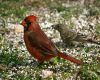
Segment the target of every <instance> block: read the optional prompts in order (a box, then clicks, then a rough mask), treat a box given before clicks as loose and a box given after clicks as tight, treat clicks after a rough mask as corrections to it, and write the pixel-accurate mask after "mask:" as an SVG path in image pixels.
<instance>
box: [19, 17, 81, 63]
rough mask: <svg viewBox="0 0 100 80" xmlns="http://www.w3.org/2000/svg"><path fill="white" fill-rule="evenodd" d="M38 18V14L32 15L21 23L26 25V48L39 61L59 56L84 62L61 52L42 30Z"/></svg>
mask: <svg viewBox="0 0 100 80" xmlns="http://www.w3.org/2000/svg"><path fill="white" fill-rule="evenodd" d="M36 19H37V17H36V16H34V15H30V16H27V17H26V18H25V19H24V20H23V21H22V23H21V24H22V25H23V26H24V41H25V45H26V48H27V50H28V51H29V53H30V54H31V55H32V56H33V57H34V58H36V59H37V60H38V61H39V62H44V61H48V60H50V59H51V58H53V57H57V56H58V57H61V58H64V59H66V60H69V61H71V62H73V63H76V64H82V62H81V61H80V60H77V59H75V58H73V57H71V56H69V55H66V54H64V53H62V52H60V51H59V50H58V49H57V48H56V47H55V45H54V43H53V42H52V41H51V40H50V39H49V38H48V37H47V36H46V34H45V33H44V32H43V31H42V29H41V27H40V26H39V24H38V22H37V20H36Z"/></svg>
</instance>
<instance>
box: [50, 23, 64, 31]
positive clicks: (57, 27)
mask: <svg viewBox="0 0 100 80" xmlns="http://www.w3.org/2000/svg"><path fill="white" fill-rule="evenodd" d="M62 27H63V24H55V25H52V28H53V29H55V30H58V31H60V30H62Z"/></svg>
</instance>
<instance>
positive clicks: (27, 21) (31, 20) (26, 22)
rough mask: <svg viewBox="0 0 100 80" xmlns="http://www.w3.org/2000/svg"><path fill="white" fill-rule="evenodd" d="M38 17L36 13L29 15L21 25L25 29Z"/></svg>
mask: <svg viewBox="0 0 100 80" xmlns="http://www.w3.org/2000/svg"><path fill="white" fill-rule="evenodd" d="M36 19H37V17H36V16H34V15H30V16H27V17H26V18H25V19H24V20H23V21H22V23H21V25H22V26H24V29H28V28H29V26H30V25H31V24H32V23H34V22H36Z"/></svg>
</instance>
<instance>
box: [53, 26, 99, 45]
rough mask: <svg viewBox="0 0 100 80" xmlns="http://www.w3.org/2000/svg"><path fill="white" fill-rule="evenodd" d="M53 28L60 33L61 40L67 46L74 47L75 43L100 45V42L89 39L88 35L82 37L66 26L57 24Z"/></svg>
mask: <svg viewBox="0 0 100 80" xmlns="http://www.w3.org/2000/svg"><path fill="white" fill-rule="evenodd" d="M52 28H54V29H55V30H57V31H58V32H59V33H60V36H61V39H62V40H63V42H64V43H65V45H66V46H67V45H68V46H69V45H71V44H72V45H73V44H75V43H74V42H82V43H85V42H88V43H94V44H98V45H100V41H95V40H93V39H91V38H88V36H86V35H82V34H80V33H77V32H75V31H74V30H72V29H69V28H68V27H67V26H66V25H65V24H55V25H52Z"/></svg>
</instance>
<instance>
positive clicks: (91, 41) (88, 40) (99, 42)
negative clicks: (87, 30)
mask: <svg viewBox="0 0 100 80" xmlns="http://www.w3.org/2000/svg"><path fill="white" fill-rule="evenodd" d="M87 42H90V43H94V44H97V45H100V41H95V40H92V39H87Z"/></svg>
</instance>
